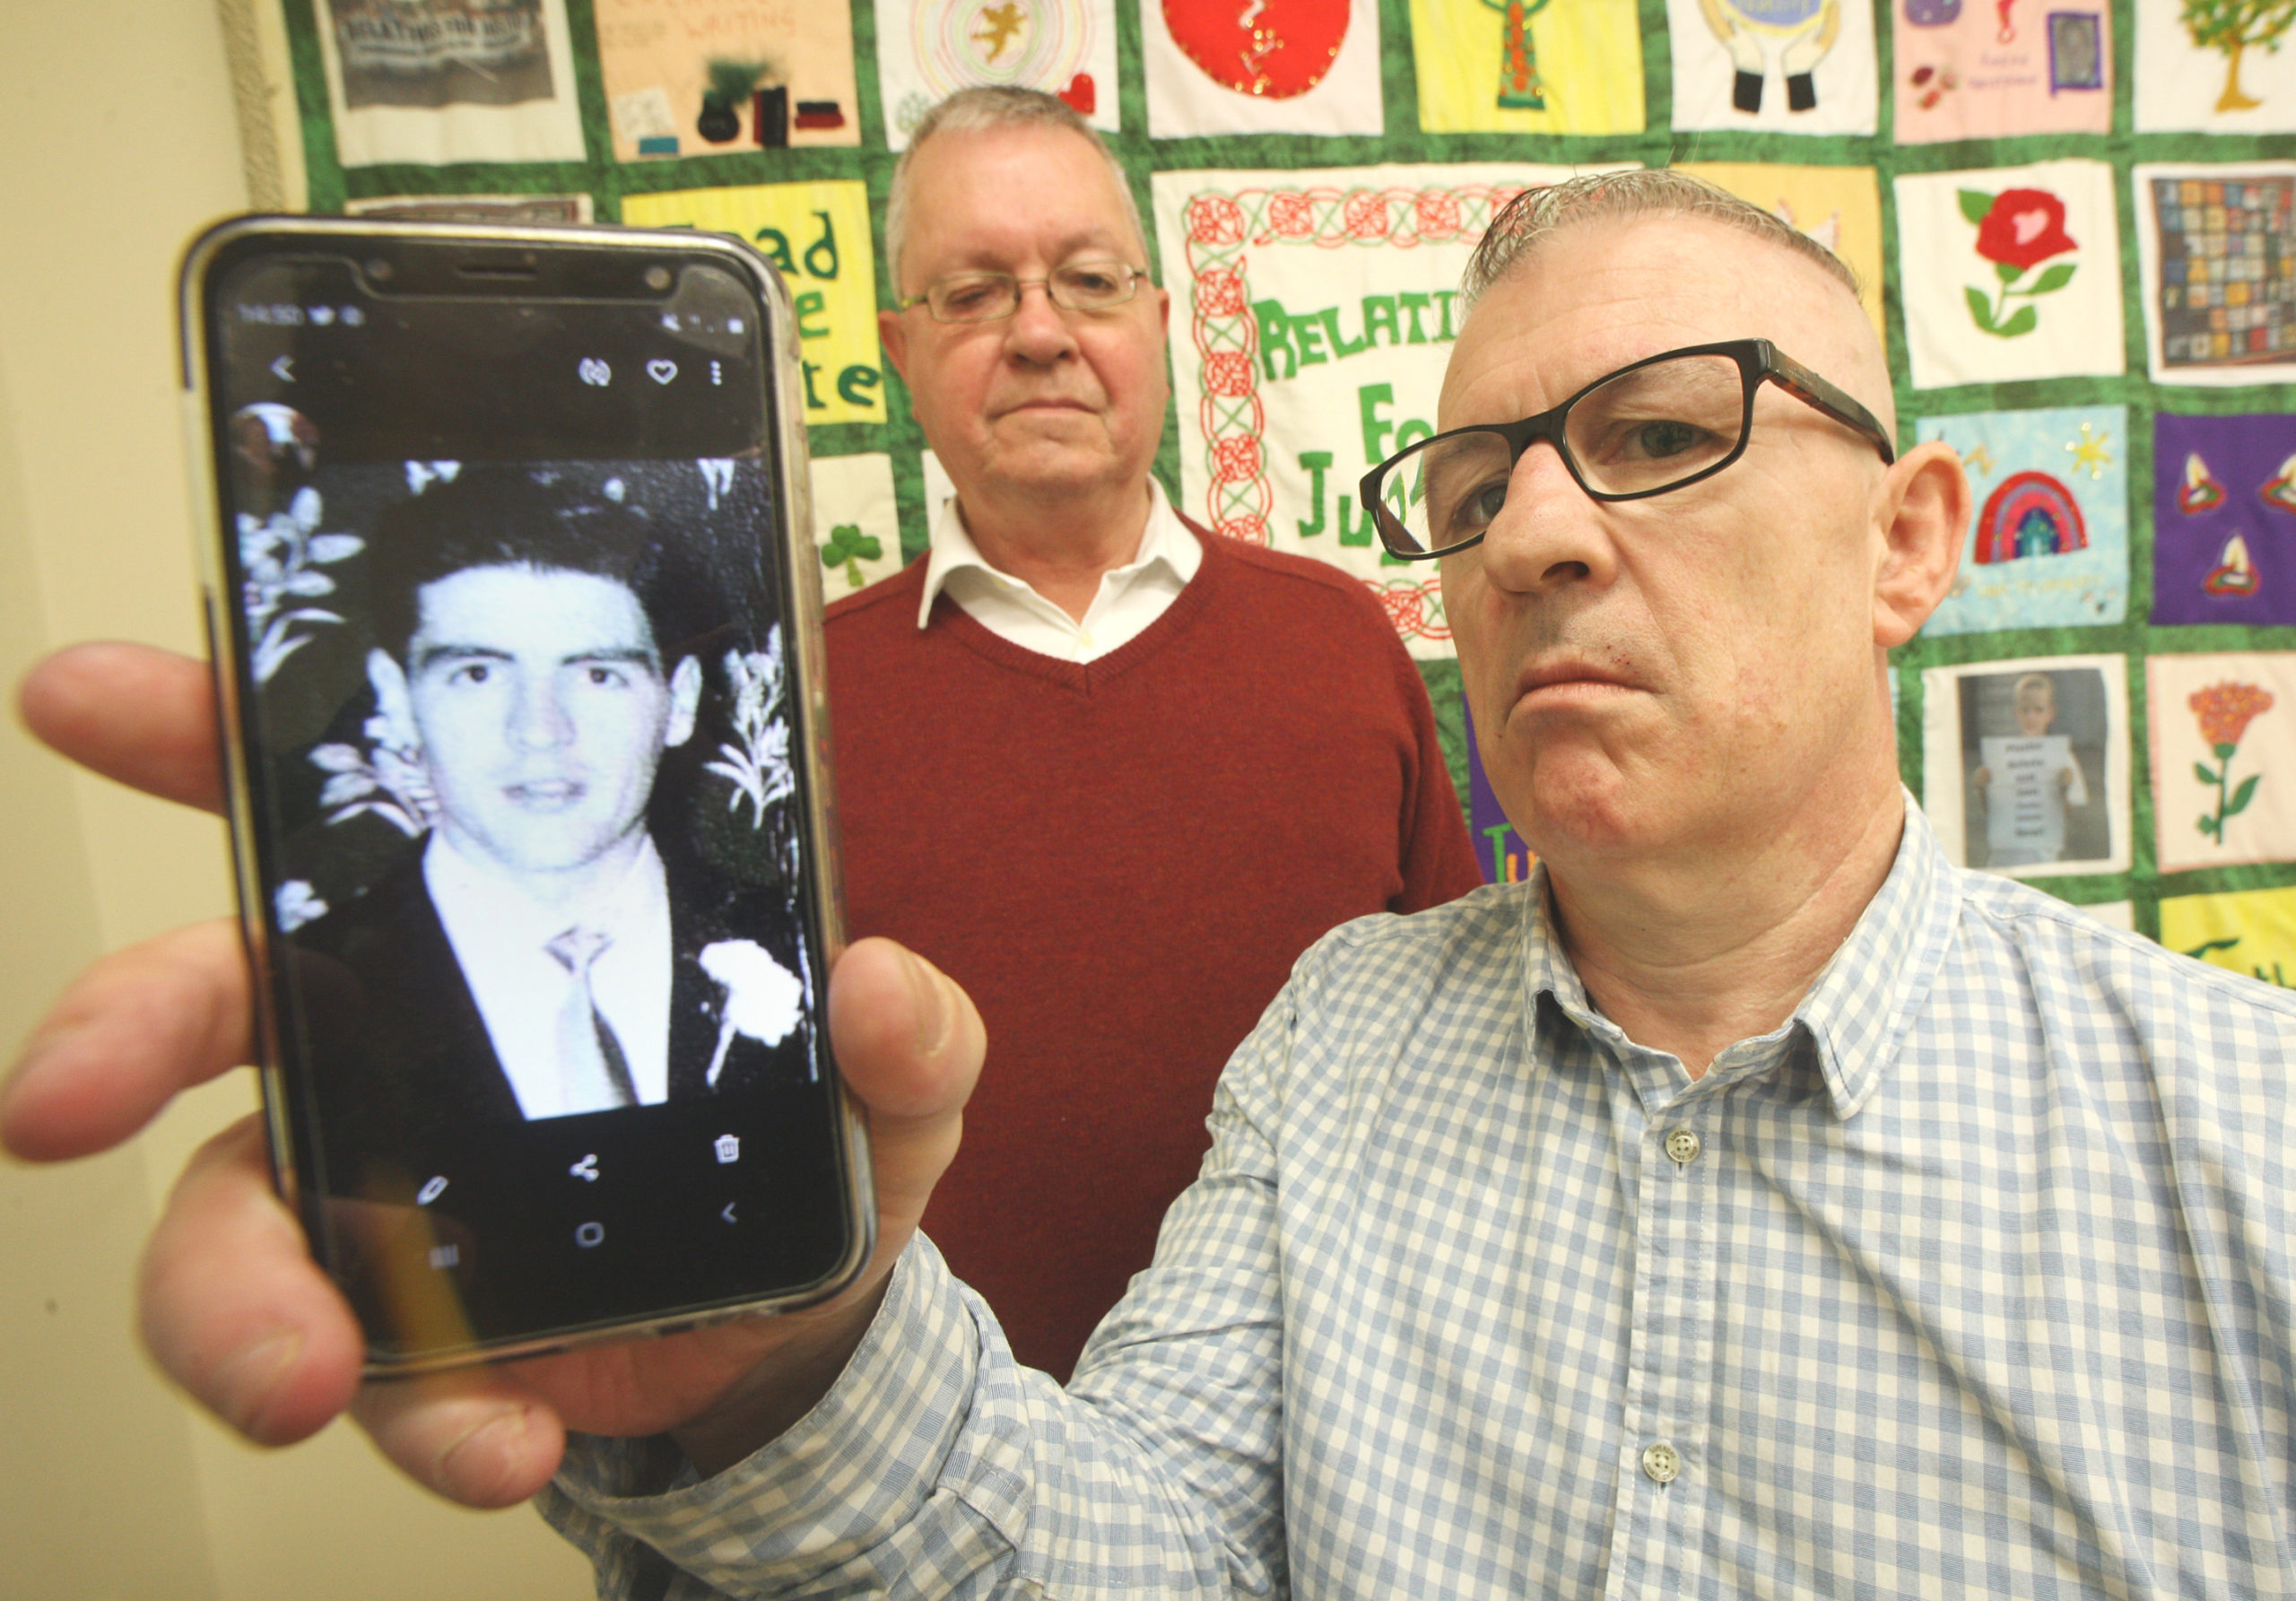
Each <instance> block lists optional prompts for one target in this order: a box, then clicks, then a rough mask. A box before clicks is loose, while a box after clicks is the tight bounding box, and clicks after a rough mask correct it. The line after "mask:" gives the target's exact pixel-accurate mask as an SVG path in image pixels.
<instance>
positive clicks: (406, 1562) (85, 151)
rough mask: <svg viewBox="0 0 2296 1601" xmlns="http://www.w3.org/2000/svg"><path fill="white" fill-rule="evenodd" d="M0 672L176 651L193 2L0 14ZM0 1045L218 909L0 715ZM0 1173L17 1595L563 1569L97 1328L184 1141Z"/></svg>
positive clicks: (401, 1582)
mask: <svg viewBox="0 0 2296 1601" xmlns="http://www.w3.org/2000/svg"><path fill="white" fill-rule="evenodd" d="M0 39H5V40H6V48H4V49H0V151H4V152H7V153H6V155H5V157H4V158H0V676H4V678H5V680H6V681H7V682H8V683H13V682H14V680H15V679H16V677H17V676H18V675H20V674H22V670H23V668H24V667H25V666H26V665H27V664H28V663H30V661H31V660H32V659H33V658H34V657H36V656H38V655H39V652H40V651H41V650H43V649H46V648H51V647H53V646H56V645H59V644H62V643H65V642H66V641H69V640H81V639H90V638H98V637H113V638H126V639H135V640H150V641H153V642H156V643H161V644H166V645H170V646H173V647H176V648H182V649H191V648H195V639H196V628H195V622H196V612H195V608H194V592H193V585H192V566H191V560H190V555H189V550H190V545H189V535H188V532H187V519H186V516H185V511H184V507H185V504H186V497H185V492H184V488H183V483H184V475H183V457H182V446H181V439H180V431H179V430H180V424H179V422H178V417H179V415H180V404H179V401H178V394H177V390H176V387H175V378H174V370H173V361H172V354H173V349H174V334H173V311H172V285H173V276H174V265H175V257H176V255H177V252H178V250H179V249H180V248H181V247H182V244H183V241H184V240H185V239H186V238H187V236H188V235H189V234H190V233H191V232H192V231H194V230H195V229H196V227H197V226H198V225H199V224H201V223H202V222H205V221H206V220H208V219H209V218H211V217H213V216H216V215H219V214H221V213H224V212H228V211H232V210H236V209H239V208H240V207H242V206H244V204H246V190H245V187H244V185H243V182H242V180H241V178H240V175H239V149H238V144H237V133H236V130H235V125H234V121H233V117H232V109H231V101H230V80H229V78H228V76H227V74H226V70H225V65H224V59H223V51H222V42H221V35H220V32H219V30H218V27H217V22H216V18H215V13H214V12H213V9H212V8H211V6H210V4H207V3H205V0H83V3H81V4H72V5H59V4H52V3H51V0H0ZM0 839H4V840H5V841H6V848H5V849H4V850H0V907H4V908H5V914H6V915H5V916H4V917H0V1044H9V1043H12V1042H13V1041H14V1040H18V1039H20V1038H21V1037H22V1034H23V1033H24V1031H26V1030H27V1029H28V1028H29V1027H30V1024H31V1022H32V1021H33V1020H34V1019H35V1018H36V1017H37V1016H38V1015H39V1012H40V1010H41V1009H42V1008H43V1007H44V1006H45V1005H46V1004H47V1002H48V999H49V998H50V997H51V996H53V995H54V993H55V991H56V990H57V988H58V987H59V986H60V985H61V984H62V983H63V982H64V981H65V979H66V978H68V976H69V975H70V974H71V972H72V971H74V970H75V969H77V968H78V967H79V966H80V965H82V964H83V962H85V961H88V960H89V959H90V958H91V957H92V956H93V955H94V954H95V953H97V952H99V951H100V950H104V949H108V948H110V947H113V946H117V945H120V944H126V943H128V942H129V941H132V940H135V939H137V938H140V937H142V936H143V935H149V934H151V933H153V932H155V931H157V930H159V929H161V928H164V927H169V926H170V925H173V924H175V923H178V922H181V921H184V920H186V919H187V918H199V917H212V916H217V915H220V914H222V912H224V911H225V910H227V909H228V906H229V891H228V886H227V880H226V876H225V873H224V856H223V837H222V830H221V827H220V825H219V824H217V823H215V822H213V821H212V820H210V819H206V818H202V817H196V816H192V815H189V814H182V813H178V812H174V811H171V810H170V809H169V808H166V807H163V806H161V805H158V804H157V803H155V802H151V801H146V800H143V799H142V798H140V797H138V796H132V795H128V794H126V792H124V791H122V790H119V789H117V787H113V786H110V785H108V784H105V783H103V782H101V781H100V780H98V779H91V778H88V777H86V776H84V775H77V774H73V773H70V772H68V771H67V770H65V768H64V767H63V765H62V764H61V763H59V762H57V761H54V760H52V759H50V758H48V757H47V756H45V755H44V754H42V753H39V751H38V750H36V749H35V748H34V747H33V746H32V745H31V744H30V742H29V741H27V740H26V739H25V738H24V737H23V736H22V734H21V733H19V732H18V731H17V730H16V729H15V727H14V726H13V722H10V723H9V724H8V725H7V726H6V727H4V728H0ZM244 1079H245V1075H239V1077H238V1078H236V1079H235V1080H234V1081H232V1082H230V1083H224V1084H220V1085H217V1086H214V1087H213V1088H211V1089H209V1090H206V1091H203V1092H200V1093H199V1094H198V1095H197V1096H195V1097H193V1098H192V1099H191V1101H189V1102H187V1104H185V1105H184V1106H182V1107H180V1108H179V1109H178V1110H177V1111H176V1112H175V1113H173V1114H171V1115H170V1117H169V1118H167V1119H165V1120H164V1121H163V1123H162V1124H161V1126H160V1127H156V1128H154V1129H153V1130H152V1131H151V1132H150V1133H148V1134H146V1135H144V1136H143V1139H141V1140H140V1141H138V1142H137V1143H136V1144H135V1146H134V1147H132V1148H131V1149H129V1150H127V1151H125V1152H122V1153H116V1154H114V1155H112V1156H109V1157H107V1158H104V1159H101V1160H99V1161H95V1162H85V1163H82V1164H79V1165H77V1166H75V1167H73V1168H69V1169H60V1170H30V1169H25V1168H22V1167H16V1166H13V1165H8V1164H5V1163H0V1287H4V1294H0V1362H4V1368H0V1441H4V1442H5V1451H4V1454H0V1553H4V1554H0V1590H4V1591H5V1593H7V1594H9V1595H12V1596H26V1597H32V1596H37V1597H42V1598H43V1601H144V1598H146V1597H149V1598H152V1601H367V1598H369V1597H372V1598H373V1601H404V1597H413V1596H421V1597H440V1598H446V1597H486V1598H487V1601H527V1598H529V1597H531V1598H534V1601H543V1598H545V1597H561V1598H569V1601H570V1598H571V1597H579V1596H585V1595H587V1594H588V1593H589V1584H588V1577H587V1571H586V1570H585V1568H584V1567H583V1565H582V1564H581V1562H579V1561H578V1559H577V1558H575V1556H574V1555H573V1554H572V1553H571V1552H570V1551H569V1550H568V1549H567V1548H565V1547H564V1546H562V1545H561V1544H559V1543H558V1542H557V1541H556V1540H555V1539H554V1538H553V1537H552V1536H550V1535H549V1533H548V1532H547V1531H546V1530H544V1528H543V1527H542V1525H541V1522H540V1520H539V1519H537V1518H535V1517H534V1515H533V1514H532V1513H531V1512H526V1511H513V1512H509V1513H506V1514H500V1515H496V1516H479V1515H476V1514H469V1513H463V1512H459V1511H457V1510H453V1509H450V1508H448V1507H445V1506H443V1505H440V1504H439V1503H437V1502H435V1501H431V1500H430V1499H429V1498H427V1497H425V1496H424V1495H422V1493H421V1492H418V1491H416V1490H414V1489H413V1488H412V1487H410V1486H408V1485H406V1484H404V1483H403V1482H402V1481H400V1480H398V1479H396V1477H395V1476H393V1475H391V1474H390V1473H389V1472H388V1471H387V1469H385V1468H383V1467H382V1466H380V1464H379V1463H378V1461H377V1460H376V1459H375V1458H374V1457H372V1455H371V1453H370V1452H369V1451H368V1449H366V1446H365V1443H364V1441H363V1440H361V1438H360V1437H359V1436H358V1434H357V1433H356V1431H353V1430H352V1429H351V1428H350V1427H349V1426H348V1425H342V1426H338V1427H337V1428H335V1429H332V1430H330V1431H327V1432H326V1434H325V1435H323V1436H322V1437H321V1438H320V1439H319V1440H317V1441H316V1442H314V1443H312V1444H310V1445H307V1446H304V1447H301V1448H299V1449H295V1450H292V1451H288V1452H283V1453H276V1454H264V1453H258V1452H256V1451H253V1450H250V1449H247V1448H244V1447H242V1446H240V1445H239V1444H238V1443H237V1442H236V1441H234V1440H230V1438H228V1437H227V1436H226V1435H224V1433H223V1432H222V1431H221V1430H220V1429H218V1428H216V1427H215V1426H214V1425H213V1424H211V1423H207V1422H206V1421H205V1420H204V1418H201V1417H198V1416H196V1414H192V1413H191V1412H189V1411H188V1410H187V1409H186V1408H184V1407H182V1406H181V1405H179V1404H178V1403H177V1402H176V1401H175V1400H174V1399H173V1397H171V1395H170V1393H169V1392H168V1391H167V1390H166V1389H165V1388H164V1387H163V1386H161V1383H160V1382H159V1381H158V1380H157V1379H155V1378H154V1377H152V1374H151V1373H150V1371H149V1370H148V1369H147V1368H146V1367H145V1365H144V1363H143V1360H142V1358H141V1357H140V1355H139V1354H138V1353H136V1350H135V1344H134V1342H133V1340H132V1338H131V1337H130V1335H129V1318H130V1315H131V1314H130V1308H129V1290H130V1284H131V1280H132V1275H133V1273H134V1264H135V1249H136V1245H137V1242H138V1241H139V1240H140V1239H141V1238H142V1236H143V1231H144V1230H145V1228H146V1227H147V1226H148V1223H149V1221H150V1218H151V1215H152V1207H153V1205H154V1204H155V1201H156V1197H157V1196H158V1195H159V1194H160V1193H161V1192H162V1191H163V1190H164V1188H165V1187H166V1184H167V1182H168V1179H169V1176H170V1175H171V1174H172V1173H173V1172H174V1171H175V1170H176V1169H177V1168H178V1167H179V1166H180V1165H181V1162H182V1157H183V1155H184V1153H186V1152H187V1150H188V1149H189V1148H190V1147H191V1145H192V1144H195V1143H196V1141H197V1140H198V1139H199V1138H200V1137H202V1136H203V1135H204V1133H205V1132H206V1131H208V1130H210V1129H213V1128H214V1127H218V1126H219V1125H221V1124H222V1122H224V1121H226V1120H227V1119H228V1118H230V1117H231V1116H233V1115H234V1114H235V1113H236V1111H237V1110H239V1109H241V1108H243V1107H245V1106H246V1105H247V1104H248V1096H249V1093H250V1092H249V1091H248V1087H247V1084H246V1083H245V1082H244Z"/></svg>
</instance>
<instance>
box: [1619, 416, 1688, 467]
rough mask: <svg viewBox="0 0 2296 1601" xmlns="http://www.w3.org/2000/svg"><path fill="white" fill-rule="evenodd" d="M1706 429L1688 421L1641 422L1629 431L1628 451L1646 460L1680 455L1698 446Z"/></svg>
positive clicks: (1631, 454)
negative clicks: (1694, 425)
mask: <svg viewBox="0 0 2296 1601" xmlns="http://www.w3.org/2000/svg"><path fill="white" fill-rule="evenodd" d="M1704 436H1705V430H1704V429H1701V428H1696V427H1693V426H1692V425H1691V424H1690V423H1688V422H1663V421H1662V422H1643V423H1639V424H1637V425H1636V426H1635V427H1633V428H1631V429H1630V430H1629V431H1627V436H1626V453H1627V454H1628V455H1630V456H1634V457H1640V458H1642V459H1643V460H1645V461H1656V460H1659V459H1661V458H1663V457H1669V456H1680V455H1681V454H1682V453H1683V451H1685V450H1690V449H1694V448H1697V445H1698V442H1699V440H1700V439H1702V438H1703V437H1704Z"/></svg>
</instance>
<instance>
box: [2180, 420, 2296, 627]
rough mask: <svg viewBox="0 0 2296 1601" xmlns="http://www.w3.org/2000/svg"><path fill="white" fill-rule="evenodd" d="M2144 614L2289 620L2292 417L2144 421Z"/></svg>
mask: <svg viewBox="0 0 2296 1601" xmlns="http://www.w3.org/2000/svg"><path fill="white" fill-rule="evenodd" d="M2152 621H2153V622H2161V623H2179V622H2244V623H2258V622H2262V623H2281V624H2296V416H2290V415H2286V414H2283V413H2270V414H2264V415H2251V416H2240V417H2178V416H2172V415H2170V413H2166V412H2163V413H2160V414H2159V415H2158V416H2156V417H2155V418H2154V419H2153V420H2152Z"/></svg>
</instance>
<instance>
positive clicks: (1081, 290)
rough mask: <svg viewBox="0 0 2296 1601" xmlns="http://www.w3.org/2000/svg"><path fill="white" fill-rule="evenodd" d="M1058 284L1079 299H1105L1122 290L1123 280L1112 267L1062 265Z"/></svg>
mask: <svg viewBox="0 0 2296 1601" xmlns="http://www.w3.org/2000/svg"><path fill="white" fill-rule="evenodd" d="M1060 286H1061V288H1063V289H1065V290H1066V291H1068V292H1069V293H1070V294H1072V295H1074V296H1076V297H1077V298H1078V299H1080V300H1108V299H1109V298H1110V297H1112V296H1115V295H1118V294H1121V293H1123V292H1124V282H1123V280H1122V279H1120V278H1119V277H1118V276H1117V273H1116V269H1115V268H1114V267H1102V266H1073V267H1064V268H1062V269H1061V273H1060Z"/></svg>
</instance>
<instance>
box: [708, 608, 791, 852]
mask: <svg viewBox="0 0 2296 1601" xmlns="http://www.w3.org/2000/svg"><path fill="white" fill-rule="evenodd" d="M783 666H784V663H783V661H782V657H781V625H780V624H779V623H776V624H775V625H774V626H773V627H772V629H771V630H770V631H768V632H767V634H766V636H765V648H764V649H763V650H752V651H747V652H744V651H738V650H729V651H727V652H726V681H727V682H728V683H731V684H732V685H733V688H734V717H733V722H734V735H735V740H736V741H738V742H739V743H737V744H735V743H729V744H721V745H719V746H718V754H719V755H720V756H722V757H724V758H725V760H724V761H712V762H710V763H709V770H710V771H711V772H714V773H716V774H718V776H720V777H721V778H724V779H728V780H729V781H731V783H732V784H733V786H734V793H733V794H732V795H731V796H727V797H726V805H727V807H728V808H729V809H730V808H733V807H737V806H739V805H741V804H742V801H743V799H744V797H746V798H747V799H748V800H749V802H750V804H751V805H752V807H754V808H755V814H754V816H753V818H752V822H751V824H750V826H751V827H752V828H763V827H764V826H765V814H766V809H767V808H768V807H770V806H772V805H777V804H778V803H779V802H781V801H784V800H787V798H788V797H789V796H791V795H793V794H795V793H796V788H797V779H796V773H795V772H794V771H793V770H791V768H790V765H789V724H788V720H787V718H783V717H781V716H779V715H778V713H779V712H780V710H781V704H782V691H783V688H784V685H783Z"/></svg>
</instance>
